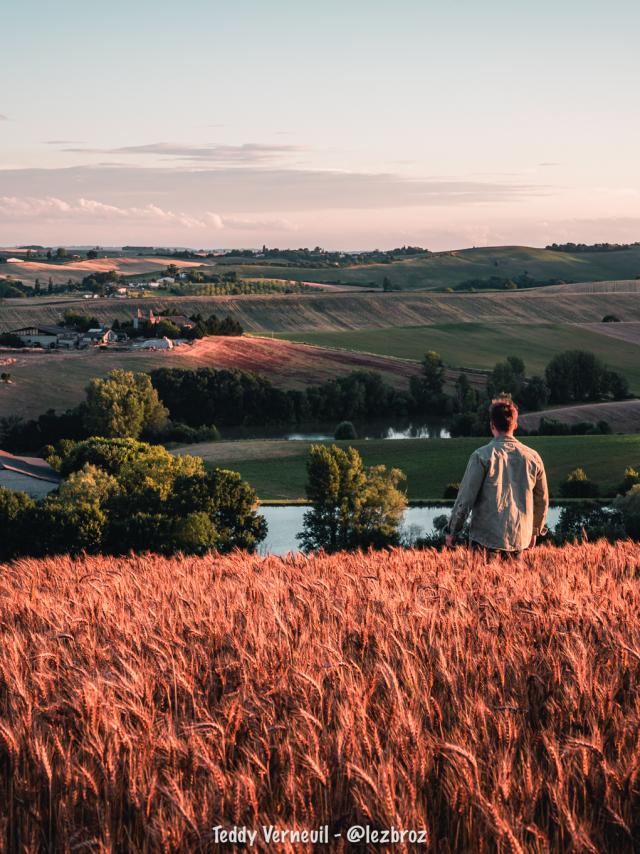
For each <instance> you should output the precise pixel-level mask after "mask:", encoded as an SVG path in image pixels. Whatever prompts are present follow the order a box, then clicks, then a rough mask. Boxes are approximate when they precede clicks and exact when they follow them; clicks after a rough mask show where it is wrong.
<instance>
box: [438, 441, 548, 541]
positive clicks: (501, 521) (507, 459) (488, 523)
mask: <svg viewBox="0 0 640 854" xmlns="http://www.w3.org/2000/svg"><path fill="white" fill-rule="evenodd" d="M548 506H549V494H548V489H547V479H546V475H545V470H544V465H543V463H542V460H541V459H540V455H539V454H538V453H537V452H536V451H534V450H533V449H532V448H529V447H527V446H526V445H523V444H522V442H519V441H518V439H516V438H515V437H514V436H511V435H500V436H496V438H494V439H493V440H492V441H491V442H489V443H488V444H487V445H484V446H483V447H481V448H478V449H477V450H476V451H474V452H473V454H472V455H471V457H470V459H469V463H468V465H467V470H466V472H465V475H464V478H463V480H462V483H461V485H460V491H459V493H458V498H457V499H456V503H455V505H454V507H453V511H452V513H451V519H450V521H449V526H448V527H449V532H450V533H451V534H453V535H454V536H455V534H456V533H457V532H458V531H459V530H460V528H461V527H462V525H463V524H464V521H465V519H466V517H467V515H468V514H469V512H470V511H471V512H472V517H471V528H470V538H471V540H472V541H473V542H476V543H479V544H480V545H482V546H485V547H486V548H489V549H500V550H504V551H522V550H523V549H526V548H527V547H528V546H529V544H530V543H531V540H532V537H534V536H537V535H538V534H539V533H540V532H541V530H542V528H543V526H544V520H545V517H546V515H547V510H548Z"/></svg>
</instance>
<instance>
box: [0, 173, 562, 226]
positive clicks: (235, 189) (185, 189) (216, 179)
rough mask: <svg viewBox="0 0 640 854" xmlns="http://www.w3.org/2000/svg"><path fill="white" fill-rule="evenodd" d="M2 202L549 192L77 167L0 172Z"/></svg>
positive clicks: (344, 205)
mask: <svg viewBox="0 0 640 854" xmlns="http://www.w3.org/2000/svg"><path fill="white" fill-rule="evenodd" d="M0 186H2V188H3V191H4V193H5V194H6V195H7V196H15V197H18V198H20V197H23V196H33V197H44V196H47V197H55V198H58V199H69V198H78V197H82V198H87V199H99V200H100V201H102V202H103V203H105V204H108V205H114V206H116V207H121V208H130V207H132V206H133V207H141V206H144V205H145V204H147V203H149V202H153V203H155V204H158V205H160V206H161V207H163V208H170V209H171V210H184V211H188V212H189V213H190V214H191V213H193V214H194V215H199V212H201V211H205V210H208V209H209V208H210V206H211V204H212V200H213V203H214V204H215V207H216V209H217V210H223V211H226V212H227V213H228V214H229V215H232V214H238V215H242V216H244V215H246V214H248V213H251V214H260V215H261V216H262V215H265V214H268V215H269V216H274V215H276V216H277V215H281V214H282V213H284V212H287V213H288V212H290V211H313V210H336V209H341V210H345V209H354V210H356V209H360V210H373V209H389V208H406V207H421V206H428V207H442V206H455V207H462V206H465V205H476V204H482V203H493V202H512V201H518V200H522V199H529V198H532V197H535V196H540V195H543V194H549V193H550V192H551V190H550V188H548V187H540V186H539V185H529V184H525V183H516V182H515V181H512V182H508V181H504V182H501V181H498V180H485V181H482V180H462V179H460V180H455V179H453V178H451V179H447V180H439V179H420V178H415V177H412V176H400V175H397V174H394V173H373V172H346V171H344V172H338V171H322V170H314V169H293V168H274V167H273V166H268V165H263V166H255V165H254V166H249V165H245V166H244V168H242V169H238V168H237V167H236V166H232V165H227V166H225V165H220V166H218V167H217V168H216V169H208V168H204V169H203V168H187V167H182V168H168V167H162V166H160V167H154V166H118V165H113V166H102V167H100V166H77V167H69V168H62V169H17V170H10V169H5V170H0Z"/></svg>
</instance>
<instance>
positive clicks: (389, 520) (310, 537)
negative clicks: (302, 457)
mask: <svg viewBox="0 0 640 854" xmlns="http://www.w3.org/2000/svg"><path fill="white" fill-rule="evenodd" d="M307 475H308V481H307V498H308V499H309V501H310V502H311V504H312V505H313V509H312V510H310V511H308V512H307V513H305V514H304V530H303V531H302V532H301V533H300V534H299V535H298V539H299V540H300V542H301V545H302V548H303V550H304V551H312V550H314V549H325V550H326V551H328V552H334V551H338V550H340V549H354V548H366V547H370V546H374V547H377V548H381V547H384V546H388V545H395V544H397V543H398V541H399V530H398V529H399V525H400V522H401V520H402V515H403V513H404V510H405V507H406V503H407V500H406V496H405V494H404V493H402V492H401V491H400V490H399V489H398V483H399V481H400V480H402V479H403V478H404V475H403V473H402V472H401V471H400V470H399V469H392V470H391V471H387V469H386V468H385V466H373V467H370V468H366V467H365V466H364V464H363V462H362V458H361V457H360V454H359V453H358V452H357V451H356V450H355V449H354V448H347V449H346V450H343V449H341V448H339V447H338V446H337V445H331V446H330V447H327V446H325V445H312V446H311V449H310V452H309V459H308V462H307Z"/></svg>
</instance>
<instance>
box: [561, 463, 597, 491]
mask: <svg viewBox="0 0 640 854" xmlns="http://www.w3.org/2000/svg"><path fill="white" fill-rule="evenodd" d="M599 491H600V490H599V488H598V484H597V483H594V481H592V480H589V478H588V477H587V475H586V472H585V470H584V469H581V468H577V469H574V470H573V471H572V472H569V474H568V475H567V478H566V480H564V481H563V482H562V483H561V484H560V495H562V497H563V498H595V497H596V496H597V495H598V492H599Z"/></svg>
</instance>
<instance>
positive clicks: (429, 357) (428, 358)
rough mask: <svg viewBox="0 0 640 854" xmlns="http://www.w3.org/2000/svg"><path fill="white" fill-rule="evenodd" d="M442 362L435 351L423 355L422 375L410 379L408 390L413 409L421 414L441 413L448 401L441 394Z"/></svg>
mask: <svg viewBox="0 0 640 854" xmlns="http://www.w3.org/2000/svg"><path fill="white" fill-rule="evenodd" d="M443 388H444V362H443V361H442V359H441V358H440V354H439V353H436V352H435V350H430V351H429V352H428V353H425V355H424V359H423V360H422V373H421V374H420V375H419V376H413V377H411V379H410V381H409V389H410V392H411V396H412V398H413V404H414V407H415V408H416V410H417V411H418V412H421V413H430V412H431V413H443V412H445V411H446V408H447V404H448V403H449V400H448V398H447V396H446V395H445V394H444V393H443Z"/></svg>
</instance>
